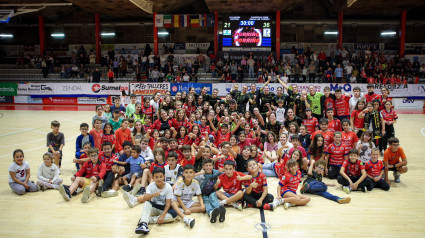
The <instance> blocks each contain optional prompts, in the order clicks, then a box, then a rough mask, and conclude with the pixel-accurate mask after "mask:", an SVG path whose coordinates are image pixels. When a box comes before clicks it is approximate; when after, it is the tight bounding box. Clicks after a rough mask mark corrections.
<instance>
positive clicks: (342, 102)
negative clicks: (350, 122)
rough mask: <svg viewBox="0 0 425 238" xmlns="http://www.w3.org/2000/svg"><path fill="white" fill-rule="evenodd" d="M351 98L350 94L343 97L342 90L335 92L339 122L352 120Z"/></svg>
mask: <svg viewBox="0 0 425 238" xmlns="http://www.w3.org/2000/svg"><path fill="white" fill-rule="evenodd" d="M350 98H351V96H350V95H349V94H345V95H342V92H341V89H340V88H338V89H336V90H335V109H336V118H338V119H339V120H342V119H344V118H350V103H349V101H350Z"/></svg>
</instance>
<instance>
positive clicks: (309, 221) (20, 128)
mask: <svg viewBox="0 0 425 238" xmlns="http://www.w3.org/2000/svg"><path fill="white" fill-rule="evenodd" d="M0 109H1V111H0V113H1V114H0V116H1V118H0V166H1V167H2V168H3V169H2V172H1V173H0V209H1V212H0V237H138V235H136V234H135V233H134V229H135V228H136V225H137V222H138V219H139V218H140V214H141V211H142V206H143V205H142V204H140V205H138V206H136V207H135V208H132V209H131V208H129V207H128V206H127V204H126V203H125V201H124V200H123V199H122V192H121V191H120V192H119V196H118V197H114V198H100V197H95V196H94V195H92V196H91V198H90V201H89V202H88V203H87V204H82V203H81V202H80V196H81V195H79V196H77V197H76V198H74V199H72V200H71V201H70V202H65V201H64V200H63V198H62V197H61V195H60V194H59V192H58V191H55V190H48V191H45V192H41V191H40V192H36V193H27V194H25V195H24V196H18V195H16V194H14V193H12V190H11V189H10V188H9V185H8V182H7V181H8V172H7V168H8V167H9V165H10V164H11V163H12V155H11V154H12V151H13V150H14V149H17V148H21V149H23V150H24V152H25V160H26V161H27V162H29V164H30V166H31V180H33V181H36V173H37V168H38V166H39V165H40V164H41V163H42V154H43V153H44V152H46V151H47V149H46V134H47V133H48V132H49V131H50V122H51V121H52V120H58V121H59V122H60V123H61V127H60V131H62V132H63V133H64V134H65V139H66V144H65V147H64V151H63V153H64V159H63V161H62V174H61V177H62V178H63V179H64V183H65V184H70V182H71V181H70V177H71V175H72V174H73V173H74V172H75V166H74V164H73V163H72V159H73V158H74V157H73V155H74V152H75V139H76V137H77V136H78V135H79V124H80V123H81V122H88V123H90V122H91V118H92V116H93V115H94V107H93V110H92V108H91V107H90V108H58V107H46V108H43V107H38V108H37V107H31V106H21V107H5V106H3V107H1V108H0ZM11 109H12V110H11ZM13 109H21V110H13ZM87 109H89V110H91V111H87ZM424 127H425V115H424V114H401V113H399V120H398V122H397V123H396V124H395V131H396V136H397V137H398V138H399V139H400V145H401V147H403V148H404V149H405V152H406V155H407V158H408V168H409V171H408V173H407V174H404V175H402V176H401V183H399V184H395V183H394V182H393V176H392V174H391V173H390V174H391V175H390V179H391V181H392V184H391V185H392V186H391V189H390V191H388V192H385V191H383V190H380V189H376V190H373V191H372V192H368V193H366V194H365V193H362V192H352V193H351V194H350V195H349V196H350V197H351V198H352V201H351V203H349V204H344V205H339V204H337V203H335V202H332V201H329V200H326V199H324V198H322V197H318V196H314V195H311V202H310V203H309V204H308V205H307V206H305V207H291V208H290V209H289V210H284V209H283V207H278V208H277V209H276V210H275V211H273V212H272V211H264V217H263V220H264V221H265V223H267V224H268V225H269V226H270V229H269V230H268V231H264V232H263V231H262V230H261V229H262V228H261V227H262V226H261V225H260V224H259V223H261V222H262V217H261V215H260V210H258V209H254V208H250V209H246V210H243V211H242V212H240V211H237V210H235V209H234V208H233V207H228V208H227V215H226V221H225V222H224V223H219V222H217V223H215V224H211V223H210V222H209V219H208V217H207V215H205V214H195V215H191V217H194V218H195V219H196V223H195V227H194V228H193V229H189V228H188V227H187V226H185V225H184V224H183V222H182V221H175V222H174V223H171V224H165V225H160V226H158V225H150V226H149V227H150V229H151V232H150V234H149V235H148V236H149V237H214V238H226V237H235V236H243V237H324V236H327V237H425V226H424V224H425V188H424V186H423V184H425V173H424V172H423V171H424V170H425V165H424V162H423V160H424V158H423V153H424V151H425V150H424V148H425V129H424ZM325 181H326V182H327V183H333V184H335V185H336V186H335V187H330V188H329V192H331V193H333V194H335V195H338V196H341V197H345V196H347V195H346V194H345V193H344V192H343V191H342V190H341V186H340V185H337V182H336V181H335V180H334V181H329V180H327V179H325ZM277 182H278V181H277V179H274V178H273V179H272V178H269V179H268V186H269V192H270V193H272V194H273V195H275V194H276V188H277ZM256 227H257V228H259V229H260V230H259V229H256Z"/></svg>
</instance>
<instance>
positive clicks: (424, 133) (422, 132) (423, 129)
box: [421, 127, 425, 136]
mask: <svg viewBox="0 0 425 238" xmlns="http://www.w3.org/2000/svg"><path fill="white" fill-rule="evenodd" d="M424 131H425V127H424V128H422V130H421V134H422V135H423V136H425V132H424Z"/></svg>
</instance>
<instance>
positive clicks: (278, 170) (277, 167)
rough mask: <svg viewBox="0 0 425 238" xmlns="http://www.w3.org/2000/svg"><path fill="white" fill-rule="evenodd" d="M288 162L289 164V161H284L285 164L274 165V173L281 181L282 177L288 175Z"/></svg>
mask: <svg viewBox="0 0 425 238" xmlns="http://www.w3.org/2000/svg"><path fill="white" fill-rule="evenodd" d="M288 158H289V157H288ZM286 162H288V160H286V161H284V162H283V163H275V164H274V165H273V167H274V171H275V172H276V175H277V177H278V178H279V179H280V178H282V176H284V175H285V173H286V167H285V166H286Z"/></svg>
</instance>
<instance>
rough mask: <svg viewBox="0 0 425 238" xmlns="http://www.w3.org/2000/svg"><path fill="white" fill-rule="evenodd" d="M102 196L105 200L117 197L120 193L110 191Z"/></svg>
mask: <svg viewBox="0 0 425 238" xmlns="http://www.w3.org/2000/svg"><path fill="white" fill-rule="evenodd" d="M101 195H102V197H103V198H110V197H116V196H118V192H117V191H114V190H109V191H106V192H102V194H101Z"/></svg>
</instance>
